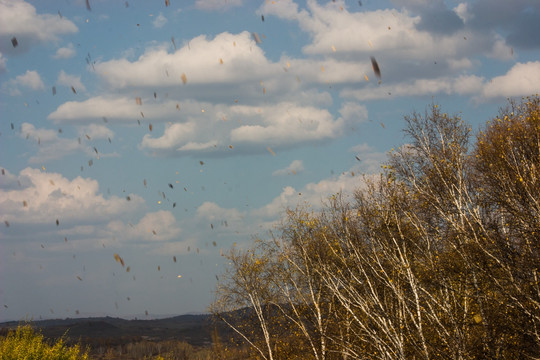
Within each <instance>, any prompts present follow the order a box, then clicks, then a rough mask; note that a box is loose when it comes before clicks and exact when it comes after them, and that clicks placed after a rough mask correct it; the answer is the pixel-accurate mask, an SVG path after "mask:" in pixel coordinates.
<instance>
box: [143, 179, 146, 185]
mask: <svg viewBox="0 0 540 360" xmlns="http://www.w3.org/2000/svg"><path fill="white" fill-rule="evenodd" d="M143 184H144V187H146V179H144V180H143Z"/></svg>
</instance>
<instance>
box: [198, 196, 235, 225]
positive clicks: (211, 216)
mask: <svg viewBox="0 0 540 360" xmlns="http://www.w3.org/2000/svg"><path fill="white" fill-rule="evenodd" d="M244 216H245V214H244V213H241V212H240V211H238V210H237V209H226V208H222V207H220V206H219V205H218V204H216V203H214V202H211V201H205V202H204V203H203V204H201V205H200V206H199V207H198V208H197V217H199V218H203V219H205V220H207V221H214V222H215V221H218V222H219V221H227V222H236V221H240V220H242V219H243V218H244Z"/></svg>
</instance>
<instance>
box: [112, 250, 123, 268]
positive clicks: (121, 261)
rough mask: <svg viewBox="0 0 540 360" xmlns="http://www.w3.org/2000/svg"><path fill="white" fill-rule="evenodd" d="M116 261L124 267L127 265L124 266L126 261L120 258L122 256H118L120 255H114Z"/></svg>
mask: <svg viewBox="0 0 540 360" xmlns="http://www.w3.org/2000/svg"><path fill="white" fill-rule="evenodd" d="M114 260H116V262H118V263H120V264H122V267H124V265H125V264H124V259H122V258H121V257H120V255H118V254H116V253H115V254H114Z"/></svg>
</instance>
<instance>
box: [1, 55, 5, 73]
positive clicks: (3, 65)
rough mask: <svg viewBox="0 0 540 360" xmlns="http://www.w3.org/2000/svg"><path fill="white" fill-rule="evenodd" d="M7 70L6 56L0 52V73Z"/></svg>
mask: <svg viewBox="0 0 540 360" xmlns="http://www.w3.org/2000/svg"><path fill="white" fill-rule="evenodd" d="M3 72H6V58H5V57H4V55H3V54H2V53H1V52H0V74H1V73H3Z"/></svg>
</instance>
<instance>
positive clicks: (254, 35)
mask: <svg viewBox="0 0 540 360" xmlns="http://www.w3.org/2000/svg"><path fill="white" fill-rule="evenodd" d="M251 36H253V40H255V42H256V43H257V44H261V43H262V41H261V38H260V37H259V34H257V33H256V32H254V33H251Z"/></svg>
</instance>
